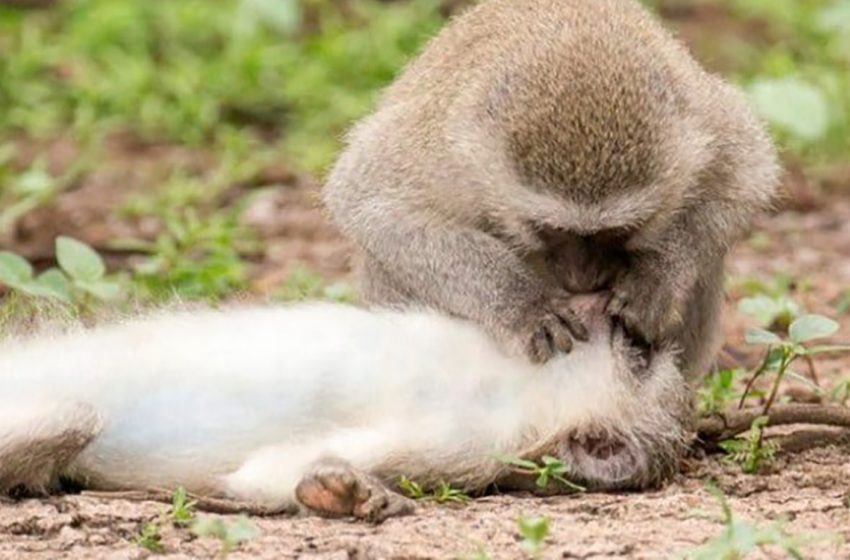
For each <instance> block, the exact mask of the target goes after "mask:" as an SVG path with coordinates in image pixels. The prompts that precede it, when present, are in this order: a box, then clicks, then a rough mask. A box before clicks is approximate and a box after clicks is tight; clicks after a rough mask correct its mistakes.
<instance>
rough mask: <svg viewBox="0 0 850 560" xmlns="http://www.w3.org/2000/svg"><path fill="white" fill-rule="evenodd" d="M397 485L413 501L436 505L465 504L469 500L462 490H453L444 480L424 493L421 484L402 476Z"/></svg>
mask: <svg viewBox="0 0 850 560" xmlns="http://www.w3.org/2000/svg"><path fill="white" fill-rule="evenodd" d="M398 485H399V488H401V490H402V491H403V492H404V493H405V494H407V497H408V498H411V499H413V500H423V501H432V502H437V503H438V504H446V503H456V504H465V503H467V502H468V501H469V500H470V497H469V496H468V495H467V494H466V493H465V492H463V490H459V489H457V488H453V487H452V486H451V484H449V483H448V482H446V481H444V480H441V481H440V483H439V484H438V485H437V487H436V488H434V489H433V490H432V491H430V492H426V491H425V489H424V488H422V485H421V484H419V483H418V482H415V481H413V480H410V479H409V478H407V477H406V476H404V475H402V476H401V477H400V478H399V481H398Z"/></svg>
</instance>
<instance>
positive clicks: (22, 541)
mask: <svg viewBox="0 0 850 560" xmlns="http://www.w3.org/2000/svg"><path fill="white" fill-rule="evenodd" d="M54 149H57V148H55V147H54ZM172 156H173V154H172V155H171V156H169V157H172ZM104 169H105V170H104V171H103V173H105V174H107V175H108V174H109V173H110V172H113V171H110V169H109V168H108V167H106V168H104ZM264 181H265V182H266V183H273V184H278V183H279V184H280V188H279V189H277V190H275V191H273V192H271V193H270V194H268V195H267V196H264V197H260V198H258V199H257V201H256V202H255V203H254V205H253V206H252V207H250V208H249V209H248V210H247V212H246V213H245V219H246V220H247V221H249V222H250V223H251V225H253V226H254V227H256V228H258V230H259V231H260V233H261V235H262V236H263V238H264V239H265V240H266V248H265V252H264V253H263V254H262V255H260V256H258V257H257V259H256V262H255V263H254V286H255V287H256V289H257V290H256V291H257V292H258V293H262V292H263V291H264V287H265V286H269V285H272V284H274V283H275V281H279V280H280V278H281V277H283V276H285V274H286V273H287V270H289V269H291V266H292V263H294V262H298V261H300V262H305V263H307V264H309V265H310V266H312V267H313V268H314V269H315V270H317V271H319V272H320V273H321V274H323V275H324V276H325V277H326V278H329V279H337V278H343V279H346V278H350V266H349V264H348V254H349V248H348V246H347V244H346V243H345V242H344V241H343V240H341V239H340V237H339V236H338V235H337V234H336V233H334V231H333V230H332V228H330V227H329V226H328V225H327V223H326V221H325V218H324V214H323V212H322V211H321V209H320V208H319V206H318V204H317V203H316V200H317V197H316V185H315V183H313V182H310V181H304V180H301V179H298V178H296V177H292V176H288V175H286V174H285V173H282V174H281V175H280V177H272V178H271V179H269V178H266V179H265V180H264ZM108 184H109V181H108V180H106V179H103V178H99V177H98V176H97V175H95V176H94V177H93V178H91V179H90V180H89V181H87V182H86V184H84V185H81V186H80V187H79V188H76V189H73V190H72V191H70V192H69V193H67V194H65V195H63V196H62V197H61V198H60V200H59V201H58V202H57V203H56V205H55V207H54V208H53V209H52V210H49V209H48V210H39V211H37V212H35V213H34V214H33V215H32V216H30V217H28V218H27V219H26V220H24V222H23V223H22V225H21V227H20V228H19V230H18V231H17V232H16V242H15V246H16V247H17V249H18V250H19V251H20V252H21V253H24V254H27V256H29V257H31V258H34V259H36V260H38V259H39V258H40V257H42V256H44V255H47V254H48V253H49V241H50V239H51V237H52V233H54V232H52V231H51V227H52V228H54V229H55V230H57V231H56V232H59V231H61V232H62V233H65V234H71V235H76V236H78V237H80V238H82V239H85V240H87V241H89V242H91V243H93V244H94V245H95V246H98V247H99V248H100V249H102V250H107V249H108V245H107V241H108V239H110V238H113V237H115V236H118V235H119V234H122V233H123V234H127V233H128V232H129V233H134V234H142V233H143V224H142V225H140V224H138V223H136V224H131V223H122V222H120V221H116V220H115V218H108V217H107V213H106V211H105V208H107V207H108V206H111V205H113V204H114V202H115V201H114V200H112V199H111V198H109V197H108V196H106V191H104V192H99V189H106V188H107V187H105V186H104V185H108ZM798 186H799V185H798ZM806 188H807V187H806V186H805V185H803V187H802V190H800V191H799V192H797V193H796V194H795V195H794V197H793V198H792V206H797V207H803V208H805V211H795V210H789V211H784V212H782V213H779V214H778V215H776V216H774V217H772V218H769V219H766V220H765V222H764V224H763V227H761V228H760V232H759V233H758V234H756V235H755V236H754V237H753V238H752V239H751V240H749V241H748V242H746V243H743V244H742V245H741V246H740V247H739V248H738V249H737V250H736V251H735V253H734V255H733V257H732V258H731V259H730V263H729V271H730V277H731V278H735V279H742V278H757V279H761V280H762V281H767V282H769V281H770V280H771V279H772V278H773V277H774V275H776V274H785V275H789V276H791V277H792V278H794V279H795V280H796V282H795V285H794V286H793V287H792V290H793V297H794V298H795V299H797V300H798V301H799V302H800V303H801V304H803V305H804V306H805V307H806V308H807V309H809V310H810V311H814V312H821V313H824V314H827V315H830V316H836V315H837V311H836V306H837V303H838V301H839V300H840V298H841V297H842V295H843V294H844V292H845V291H846V290H847V288H848V287H850V260H848V256H850V219H848V217H850V201H847V200H844V199H843V198H842V197H840V196H836V195H832V196H830V195H822V194H817V195H814V194H812V193H809V192H808V191H807V190H806ZM801 193H802V194H801ZM91 201H99V202H98V203H97V204H92V203H91ZM134 228H135V231H130V230H132V229H134ZM110 258H112V259H123V258H125V257H124V256H122V255H120V254H112V255H111V256H110ZM730 286H731V287H730V298H729V299H730V302H729V304H728V305H727V307H728V309H727V314H726V324H725V327H726V332H727V340H728V344H727V348H726V352H725V355H726V356H727V358H726V359H727V360H730V359H731V360H733V361H737V362H739V363H743V364H745V365H752V363H753V362H754V361H755V360H756V359H757V356H755V355H753V354H752V353H751V352H749V351H747V350H746V349H745V347H744V344H743V331H744V329H745V327H746V326H747V325H751V322H750V321H749V320H748V319H746V318H745V317H743V316H742V315H741V314H739V313H738V312H737V311H736V310H735V305H734V303H735V300H736V299H737V298H738V297H739V296H740V295H741V293H740V288H739V286H740V282H732V283H731V284H730ZM839 318H840V320H841V322H842V327H843V329H842V333H843V339H844V340H846V339H847V338H848V337H847V333H850V317H848V316H847V315H846V314H845V315H843V316H840V317H839ZM839 338H842V337H839ZM730 356H731V358H730ZM848 365H850V359H848V358H846V357H845V358H834V359H826V358H825V359H820V360H819V361H818V363H817V368H818V371H819V375H820V377H821V382H822V383H823V384H824V385H825V386H827V387H828V386H829V385H831V384H833V383H835V382H836V381H837V380H839V379H841V378H846V376H847V375H848V373H847V372H848V371H850V367H848ZM789 390H791V386H790V385H789V386H788V387H786V392H787V391H789ZM848 452H850V447H847V446H845V447H843V448H825V449H815V450H811V451H807V452H804V453H801V454H797V455H788V454H782V453H780V455H779V459H778V461H777V463H776V464H774V465H773V466H772V468H771V469H770V470H769V471H768V472H767V473H764V474H761V475H758V476H750V475H744V474H741V473H740V469H739V468H737V467H733V466H729V465H726V464H723V463H722V462H721V461H720V459H719V458H718V457H716V456H710V457H702V458H696V457H695V458H690V459H688V460H687V461H686V462H685V465H684V467H683V474H681V475H680V476H679V477H678V479H677V480H675V481H673V482H672V483H671V484H670V485H668V486H667V487H666V488H664V489H662V490H660V491H656V492H648V493H643V494H622V495H611V494H587V495H576V496H568V497H557V498H533V497H531V496H522V495H512V496H504V495H503V496H493V497H488V498H483V499H478V500H475V501H474V502H472V503H471V504H469V505H466V506H458V507H454V506H452V507H449V506H436V505H431V504H429V505H423V506H422V507H420V509H419V510H418V512H417V513H416V514H415V515H414V516H411V517H407V518H403V519H394V520H390V521H388V522H386V523H385V524H383V525H381V526H378V527H373V526H368V525H364V524H359V523H353V522H347V521H330V520H321V519H290V518H285V517H281V518H262V519H254V520H253V521H254V523H255V525H256V526H257V527H258V528H259V529H260V531H261V533H260V535H259V536H258V537H257V538H255V539H254V540H252V541H250V542H248V543H246V544H245V545H243V546H242V547H241V548H240V549H239V550H238V551H237V552H235V553H233V554H232V557H233V558H254V557H256V558H300V559H320V558H322V559H329V560H330V559H334V560H336V559H379V558H380V559H383V558H398V559H402V558H422V559H425V558H457V557H471V556H474V555H475V554H476V552H477V551H479V550H481V551H486V553H487V554H489V557H490V558H523V557H526V554H525V553H524V552H523V550H522V549H521V547H520V538H519V536H518V533H517V518H518V517H519V516H521V515H545V516H548V517H549V518H550V520H551V532H550V536H549V538H548V539H547V541H546V545H545V547H544V549H543V552H542V557H543V558H587V559H589V558H624V557H625V558H647V559H649V558H669V557H680V556H682V555H683V554H685V553H686V552H687V551H689V550H691V549H693V548H695V547H697V546H698V545H700V544H702V543H704V542H705V541H706V540H707V539H709V538H711V537H714V536H716V535H718V534H720V532H721V531H722V529H723V526H722V525H721V524H720V523H719V513H720V508H719V505H718V504H717V502H716V500H715V499H714V498H712V497H711V496H710V494H709V493H708V492H707V491H706V490H705V486H704V483H703V480H704V479H706V478H712V479H714V480H715V481H716V482H717V484H718V486H719V487H720V488H721V489H722V490H723V491H724V492H725V493H726V494H727V496H729V500H730V503H731V506H732V508H733V509H734V511H735V512H736V513H737V514H738V515H739V516H740V517H742V518H747V519H750V520H753V521H757V522H759V523H762V522H768V521H771V520H775V519H778V518H780V517H784V518H786V519H787V525H786V528H787V530H788V531H789V532H790V533H795V534H796V533H808V532H811V531H832V532H837V533H839V534H841V535H842V536H843V537H844V539H845V541H847V542H848V543H850V503H848V500H849V499H850V461H848V460H847V457H848ZM165 509H166V506H165V505H163V504H158V503H150V502H146V503H133V502H127V501H112V500H108V501H103V500H99V499H92V498H87V497H81V496H77V495H69V496H63V497H56V498H52V499H49V500H25V501H21V502H17V503H3V504H0V558H20V557H23V556H27V557H32V558H58V557H68V558H141V557H146V556H148V555H150V553H149V552H148V551H146V550H144V549H143V548H141V547H140V546H139V545H138V544H136V542H135V541H136V538H137V536H138V535H139V533H140V531H141V529H142V527H143V526H144V524H145V523H147V522H149V521H151V520H153V519H155V518H156V517H157V516H158V515H160V514H161V512H162V511H164V510H165ZM706 514H710V515H708V516H706ZM162 534H163V542H162V544H163V545H164V548H165V555H166V556H167V557H173V558H193V557H201V558H203V557H212V556H214V555H216V554H218V552H219V544H218V542H216V541H215V540H212V539H209V538H203V539H201V538H196V537H193V536H192V535H191V533H190V532H189V531H187V530H185V529H176V528H173V527H170V526H168V527H166V528H164V529H163V533H162ZM805 550H806V557H807V558H830V559H831V558H850V544H834V543H832V542H831V541H820V542H818V543H816V544H815V545H812V546H809V547H807V548H806V549H805ZM766 554H767V555H766V556H763V557H767V558H771V557H782V556H781V553H780V552H779V551H768V552H767V553H766ZM754 557H758V555H756V556H754Z"/></svg>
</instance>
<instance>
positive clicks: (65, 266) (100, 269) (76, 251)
mask: <svg viewBox="0 0 850 560" xmlns="http://www.w3.org/2000/svg"><path fill="white" fill-rule="evenodd" d="M56 260H58V261H59V266H61V267H62V270H64V271H65V272H66V273H67V274H68V276H70V277H71V278H73V279H74V280H85V281H93V280H100V279H101V278H103V275H104V274H106V266H104V264H103V259H101V258H100V255H98V254H97V252H96V251H95V250H94V249H92V248H91V247H89V246H88V245H86V244H85V243H82V242H80V241H77V240H76V239H72V238H70V237H64V236H61V237H57V238H56Z"/></svg>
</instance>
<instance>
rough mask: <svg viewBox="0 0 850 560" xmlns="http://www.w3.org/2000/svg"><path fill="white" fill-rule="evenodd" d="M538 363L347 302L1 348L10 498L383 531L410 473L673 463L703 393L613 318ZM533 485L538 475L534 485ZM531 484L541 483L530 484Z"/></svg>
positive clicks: (418, 476)
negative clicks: (282, 518) (150, 504)
mask: <svg viewBox="0 0 850 560" xmlns="http://www.w3.org/2000/svg"><path fill="white" fill-rule="evenodd" d="M605 301H606V300H605V298H602V297H599V296H588V297H584V298H582V299H580V300H579V301H578V302H576V304H575V310H576V313H577V314H578V316H579V317H580V318H581V319H582V320H583V321H584V322H585V324H586V325H587V329H588V338H589V342H588V343H587V344H583V345H581V346H579V347H577V348H576V349H575V350H574V351H573V352H572V353H571V354H569V355H563V356H559V357H557V358H555V359H553V360H551V361H550V362H548V363H547V364H546V365H541V366H536V365H532V364H530V363H529V362H528V361H527V360H525V359H524V358H519V357H511V356H508V355H506V354H505V353H503V351H502V350H500V348H499V347H498V346H497V344H496V343H495V342H494V341H493V340H492V339H491V337H489V336H488V335H486V334H485V333H484V332H483V331H481V330H480V329H479V328H478V327H477V326H475V325H474V324H472V323H469V322H466V321H462V320H458V319H453V318H448V317H445V316H440V315H438V314H436V313H433V312H414V311H410V312H393V311H376V312H370V311H367V310H363V309H358V308H355V307H347V306H343V305H336V304H309V305H300V306H295V307H281V308H274V307H273V308H242V309H240V308H237V309H230V310H226V311H200V312H198V311H195V312H183V313H176V314H175V313H172V314H164V315H160V316H153V317H150V318H146V319H136V320H131V321H129V322H126V323H124V324H117V325H113V326H104V327H100V328H95V329H93V330H88V331H86V330H83V331H79V332H72V333H70V334H65V335H60V336H47V335H36V336H34V337H29V338H25V339H22V340H11V341H8V342H6V343H4V344H2V345H0V385H2V387H3V390H2V393H0V492H9V491H10V490H12V489H26V490H29V491H30V492H49V491H51V490H53V489H56V488H57V486H58V484H59V480H60V478H62V479H70V480H72V481H75V482H77V483H78V484H80V485H82V486H83V487H84V488H88V489H94V490H121V489H123V490H134V489H140V490H141V489H148V488H157V489H163V488H166V489H167V488H175V487H177V486H178V485H182V486H184V487H186V488H187V489H188V490H189V491H190V492H193V493H195V494H197V495H200V496H208V497H212V498H224V499H229V500H236V501H239V502H246V503H249V504H253V505H255V506H258V507H262V508H263V509H265V510H266V511H269V512H277V511H281V512H282V511H293V510H295V509H298V508H301V509H304V510H308V511H313V512H317V513H321V514H325V515H353V516H355V517H358V518H362V519H368V520H372V521H380V520H382V519H384V518H385V517H387V516H390V515H396V514H401V513H406V512H409V511H410V509H411V506H410V502H409V501H408V500H407V499H406V498H404V497H402V496H401V495H400V494H397V493H395V492H394V491H393V489H394V488H396V485H397V483H398V481H399V477H400V476H401V475H404V476H407V477H409V478H410V479H412V480H414V481H416V482H418V483H420V484H422V485H424V486H425V487H426V488H427V487H433V486H435V485H437V484H438V483H439V482H441V481H445V482H447V483H450V484H452V485H453V486H455V487H458V488H462V489H465V490H467V491H470V492H476V491H481V490H483V489H485V488H486V487H488V485H490V484H492V483H498V484H499V487H500V488H503V489H504V488H508V489H510V488H516V487H522V486H523V485H528V484H529V480H528V479H526V478H523V477H522V476H518V475H516V474H515V473H512V471H511V467H510V466H508V465H506V464H504V463H503V462H500V461H499V460H497V459H496V458H495V457H496V456H497V455H500V454H511V455H515V456H518V457H523V458H527V459H531V460H540V459H541V457H542V456H544V455H547V454H548V455H552V456H555V457H559V458H560V459H562V460H563V461H564V463H565V464H566V465H567V466H568V467H569V474H568V476H569V477H570V478H571V479H573V480H574V481H576V482H579V483H584V484H587V485H588V486H590V487H592V488H602V489H610V488H643V487H646V486H649V485H654V484H657V483H658V482H660V481H662V480H663V479H664V478H665V477H667V476H668V475H669V474H670V473H671V472H673V471H674V470H675V468H676V466H677V462H678V461H677V460H678V457H679V455H680V452H681V450H682V449H683V447H684V445H685V443H686V435H687V429H686V424H687V418H688V414H689V413H688V409H689V403H688V390H687V386H686V383H685V382H684V380H683V378H682V376H681V375H680V373H679V371H678V370H677V369H676V367H675V365H674V359H673V356H672V355H671V353H670V352H666V351H661V352H660V353H659V354H657V355H656V356H655V357H654V358H653V360H652V361H651V363H649V364H647V363H646V362H645V361H643V359H642V357H641V355H640V353H639V352H636V351H635V349H634V348H632V347H631V346H630V344H629V341H628V338H627V337H626V336H625V335H624V333H623V330H622V328H620V327H618V326H616V325H613V324H612V322H611V320H610V319H609V318H608V317H607V316H606V315H605V314H604V312H603V308H604V302H605ZM532 480H533V479H532ZM531 485H532V486H533V482H532V483H531Z"/></svg>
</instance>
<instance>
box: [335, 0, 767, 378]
mask: <svg viewBox="0 0 850 560" xmlns="http://www.w3.org/2000/svg"><path fill="white" fill-rule="evenodd" d="M777 176H778V166H777V163H776V156H775V150H774V148H773V146H772V144H771V142H770V140H769V137H768V135H767V134H766V132H765V130H764V127H763V125H762V124H761V123H760V122H759V121H758V120H757V119H756V117H755V116H754V115H753V113H752V111H751V110H750V109H749V108H748V107H747V105H746V103H745V100H744V97H743V95H741V94H740V92H738V91H737V90H735V89H734V88H733V87H732V86H730V85H729V84H727V83H725V82H724V81H723V80H721V79H720V78H718V77H716V76H713V75H710V74H708V73H706V72H705V71H704V70H703V69H702V68H701V67H700V66H699V65H698V64H697V62H696V61H694V60H693V58H692V57H691V56H690V55H689V54H688V52H687V51H686V50H685V49H684V48H683V46H682V45H681V44H680V43H679V42H678V41H677V40H675V39H674V38H673V37H672V36H671V35H670V34H669V33H668V32H666V31H665V30H664V29H663V28H662V26H661V25H660V24H659V22H658V21H657V20H656V19H655V18H654V17H653V16H652V15H650V14H649V13H648V12H647V11H646V10H645V9H644V8H643V7H642V6H640V4H639V3H638V2H637V1H636V0H484V1H482V2H480V3H479V4H478V5H477V6H476V7H474V8H472V9H470V10H469V11H468V12H467V13H466V14H464V15H462V16H460V17H458V18H457V19H456V20H455V21H454V22H453V23H452V24H451V25H449V26H448V27H447V28H446V29H445V30H444V31H443V32H442V33H441V34H440V35H439V36H438V37H437V38H436V39H434V40H433V41H432V42H431V43H430V45H428V47H427V48H426V49H425V50H424V52H423V53H422V54H421V55H420V56H419V58H418V59H417V60H415V61H414V62H413V63H412V64H411V65H410V66H409V67H408V68H407V69H406V71H405V72H404V73H403V74H402V75H401V77H400V78H399V79H398V80H397V81H396V83H395V84H393V85H392V86H391V87H390V88H389V89H388V90H387V91H386V92H385V93H384V95H383V98H382V99H381V101H380V103H379V105H378V108H377V110H376V111H375V113H374V114H373V115H371V116H370V117H368V118H366V119H365V120H363V122H361V123H360V124H359V125H358V126H357V127H355V129H354V130H353V131H352V133H351V134H350V136H349V139H348V147H347V149H346V150H345V152H344V153H343V154H342V156H341V157H340V158H339V161H338V162H337V164H336V166H335V168H334V169H333V171H332V173H331V174H330V176H329V178H328V182H327V186H326V189H325V199H326V202H327V205H328V207H329V208H330V210H331V212H332V214H333V216H334V218H335V221H336V222H337V223H338V224H339V226H340V227H341V229H342V230H343V231H344V232H345V233H346V234H347V235H348V236H349V237H350V238H352V239H353V240H354V241H356V242H357V244H358V245H359V246H360V247H361V248H362V252H363V256H364V259H365V263H364V273H365V277H364V286H363V290H364V292H365V295H366V297H367V299H368V300H369V301H371V302H374V303H376V304H381V305H385V306H387V305H391V306H395V307H405V306H408V305H413V306H427V307H433V308H436V309H438V310H441V311H443V312H446V313H448V314H451V315H455V316H459V317H462V318H467V319H471V320H473V321H475V322H476V323H478V324H479V325H481V326H483V327H484V328H485V329H486V330H487V331H488V332H489V333H491V334H492V335H494V336H495V337H496V338H497V339H498V340H500V341H501V343H502V344H503V346H504V347H505V348H509V349H513V350H515V351H518V352H524V353H525V354H526V355H527V356H528V357H530V358H531V359H532V360H533V361H536V362H545V361H546V360H548V359H550V358H551V357H552V356H554V355H555V354H556V353H557V352H559V351H563V352H569V351H570V349H571V348H572V346H573V340H574V339H583V338H585V334H586V333H585V329H584V327H583V325H582V324H581V321H580V320H578V318H577V317H576V315H575V313H574V311H573V310H572V309H571V307H570V299H569V297H567V293H583V292H592V291H596V290H600V289H610V290H611V291H613V293H614V297H613V298H612V299H611V301H610V303H609V305H608V309H607V312H608V313H610V314H611V315H612V316H614V317H617V318H618V319H619V320H620V321H622V322H623V323H624V325H625V327H626V328H627V330H628V331H629V332H630V333H631V334H632V335H633V337H634V338H636V339H637V338H641V339H643V340H644V341H645V342H646V343H648V344H650V345H653V344H655V345H657V344H658V343H659V341H666V340H673V341H675V342H676V344H677V346H679V347H680V348H681V349H682V353H681V355H680V363H681V365H682V367H683V371H684V373H685V375H686V376H692V375H696V374H702V373H704V372H705V371H706V370H707V369H708V365H709V362H710V360H711V359H712V357H713V353H714V351H715V349H716V348H715V342H716V339H717V332H716V331H717V326H718V314H719V311H720V309H721V305H720V304H721V301H722V270H723V260H724V257H725V255H726V253H727V252H728V249H729V247H730V245H731V244H733V243H734V242H735V241H737V240H738V239H740V238H741V237H742V236H743V235H744V234H745V233H746V232H747V231H748V230H749V228H750V227H751V222H752V220H753V217H754V216H755V215H756V214H757V213H758V212H759V211H761V210H763V209H765V208H767V207H768V206H769V205H770V203H771V201H772V199H773V197H774V195H775V191H776V186H777Z"/></svg>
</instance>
